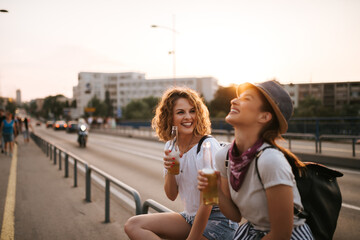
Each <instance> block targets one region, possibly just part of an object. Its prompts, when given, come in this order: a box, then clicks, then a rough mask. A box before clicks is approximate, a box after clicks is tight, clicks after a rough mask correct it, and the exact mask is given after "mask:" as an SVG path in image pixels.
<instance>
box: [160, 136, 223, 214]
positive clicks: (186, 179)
mask: <svg viewBox="0 0 360 240" xmlns="http://www.w3.org/2000/svg"><path fill="white" fill-rule="evenodd" d="M205 142H210V144H211V156H212V161H213V166H215V164H214V162H215V161H214V159H215V154H216V152H217V151H218V150H219V149H220V148H221V147H220V144H219V142H218V141H217V140H216V139H215V138H207V139H205V140H204V142H203V143H205ZM168 146H169V142H166V144H165V148H164V149H167V148H168ZM197 146H198V145H197V144H196V145H195V146H193V147H192V148H191V149H190V150H189V151H187V152H186V153H185V154H184V155H183V156H182V157H181V158H180V173H179V175H176V176H175V179H176V183H177V185H178V188H179V195H180V198H181V201H182V203H183V206H184V212H185V213H186V214H188V215H190V216H194V215H195V214H196V212H197V210H198V208H199V206H200V191H199V190H198V189H197V175H198V170H201V169H203V148H201V149H200V152H199V153H198V154H197V153H196V151H197ZM165 170H166V169H165ZM165 173H166V171H165Z"/></svg>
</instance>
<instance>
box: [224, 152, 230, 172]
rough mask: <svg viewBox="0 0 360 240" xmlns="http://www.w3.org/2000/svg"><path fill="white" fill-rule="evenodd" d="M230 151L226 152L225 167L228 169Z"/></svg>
mask: <svg viewBox="0 0 360 240" xmlns="http://www.w3.org/2000/svg"><path fill="white" fill-rule="evenodd" d="M229 151H230V150H227V152H226V158H225V167H226V168H228V166H229Z"/></svg>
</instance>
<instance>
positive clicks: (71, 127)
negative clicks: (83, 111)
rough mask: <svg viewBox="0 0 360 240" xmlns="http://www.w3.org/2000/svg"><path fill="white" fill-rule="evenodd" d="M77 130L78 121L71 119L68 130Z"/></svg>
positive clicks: (69, 131)
mask: <svg viewBox="0 0 360 240" xmlns="http://www.w3.org/2000/svg"><path fill="white" fill-rule="evenodd" d="M77 130H78V122H77V121H69V122H68V124H67V128H66V132H68V133H72V132H77Z"/></svg>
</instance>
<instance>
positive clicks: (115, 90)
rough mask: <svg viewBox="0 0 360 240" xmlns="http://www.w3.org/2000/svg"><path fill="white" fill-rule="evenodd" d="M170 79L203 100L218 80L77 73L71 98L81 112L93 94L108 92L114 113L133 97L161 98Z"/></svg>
mask: <svg viewBox="0 0 360 240" xmlns="http://www.w3.org/2000/svg"><path fill="white" fill-rule="evenodd" d="M174 82H175V83H176V85H177V86H187V87H189V88H192V89H194V90H196V91H197V92H199V93H200V94H201V95H202V96H203V97H204V99H205V100H206V101H211V100H212V99H213V98H214V94H215V92H216V91H217V89H218V81H217V79H215V78H213V77H189V78H176V79H175V81H174V79H173V78H161V79H145V74H143V73H138V72H123V73H99V72H80V73H79V74H78V85H77V86H74V87H73V98H74V99H76V103H77V110H78V115H82V114H84V109H85V108H86V107H87V105H88V102H89V101H90V100H91V99H92V98H93V97H94V96H96V97H98V98H99V99H100V100H105V97H106V92H107V91H108V92H109V96H110V101H111V103H112V106H113V107H114V113H115V114H117V113H119V112H121V110H120V109H121V108H122V107H124V106H126V105H127V104H128V103H129V102H130V101H131V100H133V99H141V98H145V97H149V96H154V97H161V96H162V94H163V92H164V91H165V90H166V89H168V88H169V87H171V86H173V85H174Z"/></svg>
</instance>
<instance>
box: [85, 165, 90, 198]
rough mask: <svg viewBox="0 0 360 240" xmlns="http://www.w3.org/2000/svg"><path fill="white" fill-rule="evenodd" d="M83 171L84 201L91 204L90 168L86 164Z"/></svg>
mask: <svg viewBox="0 0 360 240" xmlns="http://www.w3.org/2000/svg"><path fill="white" fill-rule="evenodd" d="M85 171H86V173H85V174H86V175H85V184H86V189H85V199H86V201H87V202H91V168H89V166H88V165H87V164H86V165H85Z"/></svg>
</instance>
